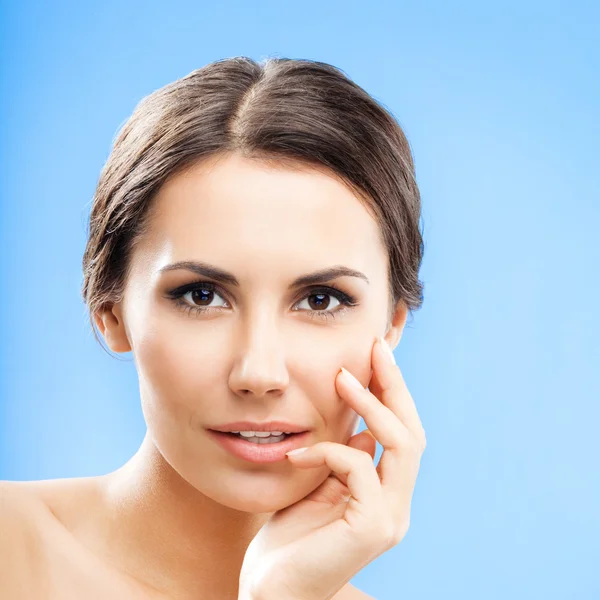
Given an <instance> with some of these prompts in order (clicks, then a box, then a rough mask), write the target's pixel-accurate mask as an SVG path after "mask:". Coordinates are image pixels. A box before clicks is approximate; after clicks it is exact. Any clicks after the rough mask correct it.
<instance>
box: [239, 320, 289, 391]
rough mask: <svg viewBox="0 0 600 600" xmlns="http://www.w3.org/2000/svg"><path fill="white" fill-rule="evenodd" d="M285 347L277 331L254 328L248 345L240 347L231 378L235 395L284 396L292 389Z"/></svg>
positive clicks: (267, 327)
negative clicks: (287, 390) (290, 387)
mask: <svg viewBox="0 0 600 600" xmlns="http://www.w3.org/2000/svg"><path fill="white" fill-rule="evenodd" d="M263 323H264V321H263ZM283 346H284V345H283V343H282V341H281V337H280V335H278V333H277V331H276V330H275V327H269V326H268V325H267V326H264V325H263V326H261V327H255V328H254V329H253V330H252V334H251V335H249V336H247V338H246V341H245V342H242V344H238V349H239V351H238V352H239V354H238V357H237V360H236V363H235V365H234V367H233V368H232V371H231V374H230V377H229V386H230V388H231V389H232V390H233V392H234V393H236V394H237V395H239V396H242V397H246V398H247V397H248V396H254V397H256V398H261V397H263V396H266V395H267V394H270V395H281V394H283V393H284V392H285V390H286V389H287V387H288V385H289V375H288V371H287V367H286V360H285V351H284V347H283Z"/></svg>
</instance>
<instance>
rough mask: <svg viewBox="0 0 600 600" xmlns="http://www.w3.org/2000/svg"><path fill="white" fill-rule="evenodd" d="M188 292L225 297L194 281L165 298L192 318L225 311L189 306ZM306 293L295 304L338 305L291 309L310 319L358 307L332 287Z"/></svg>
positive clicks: (211, 286)
mask: <svg viewBox="0 0 600 600" xmlns="http://www.w3.org/2000/svg"><path fill="white" fill-rule="evenodd" d="M190 292H192V293H193V292H208V293H216V294H218V295H219V296H221V297H226V296H227V294H226V293H225V292H224V291H223V290H222V289H221V288H220V286H218V285H216V284H214V283H212V282H209V281H195V282H193V283H188V284H186V285H183V286H180V287H178V288H175V289H173V290H170V291H169V292H167V298H169V299H170V300H172V301H173V302H174V303H175V305H176V306H177V308H179V309H181V310H183V311H184V312H185V313H186V314H189V315H193V316H199V315H202V314H206V313H207V312H214V311H222V310H226V309H227V308H226V307H224V306H194V305H193V304H190V302H188V301H186V300H185V299H184V297H185V296H186V295H187V294H189V293H190ZM307 292H308V293H305V295H304V296H303V297H302V298H300V300H298V302H296V304H298V303H299V302H301V301H302V300H304V299H306V298H309V297H311V296H333V297H334V298H336V300H338V302H339V303H340V304H339V306H337V307H335V309H334V310H326V309H324V310H303V309H297V308H296V309H293V310H297V311H301V312H306V313H307V314H308V316H309V317H310V318H312V319H314V318H319V319H324V320H328V319H335V318H336V315H340V314H342V313H345V312H346V311H348V310H350V309H351V308H353V307H355V306H358V305H359V303H358V302H357V301H356V298H355V297H354V296H352V295H350V294H348V293H346V292H343V291H342V290H340V289H339V288H337V287H335V286H333V285H328V286H323V285H320V286H313V287H311V288H309V289H308V290H307Z"/></svg>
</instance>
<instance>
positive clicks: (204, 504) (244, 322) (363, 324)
mask: <svg viewBox="0 0 600 600" xmlns="http://www.w3.org/2000/svg"><path fill="white" fill-rule="evenodd" d="M131 261H132V262H131V272H130V274H129V277H128V280H127V285H126V289H125V294H124V298H123V301H122V302H121V303H119V304H117V305H115V306H114V307H113V308H112V309H111V310H108V311H106V312H104V313H103V314H101V315H97V324H98V327H99V329H100V330H101V332H102V334H103V336H104V337H105V339H106V342H107V344H108V346H109V347H110V348H111V349H112V350H113V351H115V352H129V351H131V352H132V354H133V357H134V361H135V365H136V368H137V372H138V376H139V388H140V396H141V402H142V409H143V413H144V417H145V419H146V423H147V426H148V432H147V435H146V437H145V439H144V441H143V443H142V445H141V447H140V449H139V451H138V452H137V454H136V455H135V456H134V457H133V458H132V459H131V460H130V461H129V462H128V463H127V464H126V465H124V466H123V467H122V468H120V469H118V470H117V471H115V472H114V473H110V474H109V475H106V476H104V477H101V478H99V486H100V487H99V490H100V493H99V496H98V497H99V498H101V501H99V505H98V508H97V510H95V511H93V512H92V511H89V512H88V513H87V514H86V515H85V516H84V515H82V517H81V518H82V519H84V518H85V523H86V525H85V527H79V528H78V535H79V536H80V537H81V538H82V539H84V542H85V543H86V545H87V546H88V547H90V548H92V549H93V551H94V552H95V553H96V554H98V555H99V556H102V557H105V558H106V559H107V560H110V562H111V563H114V564H118V565H119V566H120V568H121V569H122V570H123V571H125V572H126V573H127V574H129V575H131V576H132V577H133V578H135V579H136V580H138V581H140V582H143V583H144V584H146V585H148V586H151V587H152V588H156V589H157V590H160V591H161V592H164V593H166V594H168V595H169V597H172V598H198V597H203V596H204V597H220V598H236V590H237V583H238V581H237V578H238V574H239V571H240V568H241V564H242V560H243V556H244V552H245V550H246V548H247V546H248V544H249V543H250V541H251V540H252V538H253V537H254V536H255V534H256V533H257V531H258V530H259V529H260V527H261V526H262V525H263V524H264V523H265V522H266V521H267V520H268V518H269V517H270V516H271V514H272V513H273V512H275V511H276V510H279V509H281V508H283V507H285V506H288V505H290V504H292V503H294V502H296V501H298V500H300V499H302V498H303V497H305V496H306V495H307V494H309V493H310V492H311V491H312V490H314V489H315V488H317V487H318V486H319V485H320V484H321V483H322V482H323V481H324V480H325V479H326V478H327V477H328V475H329V474H330V471H329V470H328V469H326V468H320V469H312V470H300V469H296V468H294V467H293V466H292V464H291V463H290V462H289V461H282V462H280V463H275V464H265V465H260V464H252V463H248V462H245V461H242V460H240V459H238V458H235V457H233V456H232V455H230V454H228V453H227V452H225V451H224V450H223V449H222V448H220V447H219V446H218V445H217V444H215V443H214V441H213V440H211V439H210V437H209V436H208V435H207V433H206V431H205V429H204V428H206V427H210V426H211V425H218V424H223V423H227V422H229V421H234V420H240V419H249V420H255V421H267V420H271V419H286V420H291V421H292V422H295V423H300V424H303V425H305V426H307V427H308V428H312V430H313V431H312V433H311V438H310V440H309V443H310V444H313V443H316V442H318V441H323V440H331V441H335V442H339V443H342V444H345V443H346V442H347V441H348V439H349V438H350V437H351V436H352V435H353V434H355V433H356V430H357V427H358V424H359V416H358V415H357V414H356V412H354V411H353V410H352V409H351V408H350V407H349V406H348V404H347V403H346V402H344V401H343V400H342V399H340V398H339V397H338V395H337V392H336V389H335V386H334V380H335V377H336V375H337V373H338V372H339V370H340V367H342V366H344V367H345V368H346V369H348V370H349V371H350V372H351V373H352V374H353V375H354V376H355V377H357V378H358V379H359V380H360V381H361V383H363V385H365V386H366V385H368V383H369V380H370V377H371V373H372V371H371V369H370V355H371V349H372V345H373V342H374V340H375V338H376V337H377V336H379V335H383V336H384V337H385V339H386V341H387V342H388V343H389V344H390V346H391V347H392V348H394V347H395V346H396V344H397V343H398V341H399V339H400V337H401V334H402V329H403V327H404V323H405V319H406V311H405V309H404V308H403V305H399V306H398V307H397V310H396V312H395V314H394V318H393V320H392V323H391V326H390V327H389V329H386V327H387V325H388V323H387V315H388V281H387V266H388V262H387V261H388V259H387V253H386V250H385V248H384V246H383V244H382V241H381V238H380V232H379V227H378V224H377V222H376V221H375V220H374V219H373V218H372V217H371V215H370V213H369V212H368V210H367V209H366V208H365V206H364V204H363V203H362V201H361V200H359V199H358V198H357V196H356V195H355V194H354V193H353V192H352V191H351V190H350V189H349V188H348V187H346V186H345V185H344V184H343V183H342V182H341V181H340V180H339V179H338V178H336V177H335V176H334V175H333V174H331V173H329V172H327V171H326V170H325V169H317V168H313V167H310V168H309V167H302V166H300V165H297V166H294V167H293V168H292V167H291V166H290V165H289V164H288V165H287V166H284V165H282V164H275V163H273V162H265V161H260V160H257V159H249V158H244V157H242V156H240V155H238V154H227V155H222V156H220V157H218V158H217V157H213V158H211V159H210V160H208V161H203V162H201V163H197V164H196V165H194V166H193V167H191V168H188V169H186V171H185V172H182V173H179V174H177V175H175V176H173V177H172V178H170V179H169V180H167V182H165V184H164V185H163V186H162V187H161V189H160V191H159V193H158V194H157V196H156V197H155V199H154V204H153V209H152V215H151V227H150V231H149V232H148V234H147V235H146V236H145V237H144V238H143V239H142V240H141V243H140V244H139V245H138V246H137V247H136V248H135V251H134V253H133V256H132V258H131ZM179 261H191V262H200V261H201V262H203V263H207V264H210V265H213V266H215V267H218V268H219V269H222V270H225V271H227V272H229V273H231V274H233V275H234V276H235V278H236V279H237V280H238V283H239V285H237V286H236V285H233V284H232V283H224V282H219V281H217V280H216V279H213V278H210V277H204V276H200V275H199V274H198V273H195V272H192V271H190V270H187V269H183V268H181V269H170V268H169V265H172V264H174V263H177V262H179ZM334 266H345V267H348V268H350V269H353V270H355V271H359V272H361V273H362V274H364V276H365V278H366V279H368V282H367V281H365V279H364V278H363V277H351V276H343V277H339V278H336V279H334V280H331V281H328V282H325V283H322V284H321V285H319V286H316V285H309V286H302V287H298V288H295V289H294V288H290V287H289V286H290V285H291V283H292V282H293V281H294V280H295V279H296V278H298V277H299V276H302V275H306V274H310V273H313V272H315V271H318V270H321V269H325V268H329V267H334ZM199 281H204V282H208V283H212V284H213V285H215V286H216V288H215V289H214V291H211V290H206V289H205V290H204V291H201V290H202V289H203V288H202V286H201V285H199V286H197V287H198V288H200V289H199V290H198V291H196V292H194V293H191V292H190V293H187V294H186V295H185V296H184V297H182V298H179V299H178V300H175V299H174V298H173V297H172V292H173V290H176V289H177V288H181V287H182V286H186V285H188V284H193V283H196V282H199ZM327 286H336V287H337V288H338V289H339V290H341V291H342V292H344V293H345V294H347V295H349V296H351V297H353V299H354V302H355V303H356V305H355V306H353V307H344V306H343V305H340V304H339V301H338V300H337V299H336V298H335V297H334V296H333V295H331V296H325V297H322V296H315V295H314V294H324V293H329V292H326V291H324V290H323V289H322V288H323V287H327ZM315 290H317V291H315ZM194 307H195V308H198V307H203V308H207V310H206V311H205V312H194ZM318 307H322V309H323V311H324V312H329V313H330V314H329V317H328V318H325V317H323V316H317V315H315V314H311V311H313V313H314V311H315V309H316V308H318ZM342 309H344V310H343V311H342ZM332 315H335V318H333V317H332ZM75 525H76V524H74V528H75ZM199 592H203V594H202V593H201V594H200V595H198V594H199ZM211 595H213V596H211Z"/></svg>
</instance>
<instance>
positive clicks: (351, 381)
mask: <svg viewBox="0 0 600 600" xmlns="http://www.w3.org/2000/svg"><path fill="white" fill-rule="evenodd" d="M342 374H343V375H342V377H345V378H346V381H347V382H348V383H349V384H350V385H352V386H354V387H356V388H359V389H361V390H364V389H365V388H364V387H363V386H362V383H361V382H360V381H359V380H358V379H356V377H354V375H352V373H350V371H346V369H344V367H342Z"/></svg>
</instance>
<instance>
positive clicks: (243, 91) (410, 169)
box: [82, 57, 423, 341]
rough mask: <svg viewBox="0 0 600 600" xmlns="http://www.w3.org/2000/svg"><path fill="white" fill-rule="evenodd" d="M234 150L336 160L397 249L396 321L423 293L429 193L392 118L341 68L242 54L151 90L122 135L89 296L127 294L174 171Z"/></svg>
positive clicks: (108, 178)
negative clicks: (424, 209) (159, 196)
mask: <svg viewBox="0 0 600 600" xmlns="http://www.w3.org/2000/svg"><path fill="white" fill-rule="evenodd" d="M226 152H238V153H241V154H242V155H244V156H248V157H256V158H264V159H267V160H275V161H280V162H286V161H288V162H289V161H294V162H300V163H305V164H308V165H314V166H320V167H326V168H327V169H329V170H330V171H331V172H333V174H334V175H336V176H338V177H340V178H341V179H342V180H343V181H344V182H345V183H346V184H347V185H349V186H350V187H351V188H352V189H353V190H354V191H355V193H356V194H357V195H358V196H359V197H361V198H362V199H363V201H364V202H365V205H366V207H367V208H368V209H369V210H370V212H371V214H372V215H373V216H374V218H375V219H376V220H377V221H378V223H379V225H380V230H381V235H382V241H383V243H384V246H385V247H386V248H387V251H388V257H389V269H388V277H389V300H390V303H389V314H388V323H389V322H390V319H391V317H392V315H393V310H394V308H395V306H396V304H397V302H398V301H400V300H402V301H403V302H404V303H405V305H406V307H407V308H408V310H409V311H413V310H416V309H419V308H420V307H421V305H422V302H423V284H422V283H421V282H420V281H419V279H418V274H419V269H420V266H421V261H422V257H423V239H422V236H421V232H420V231H419V218H420V213H421V200H420V194H419V189H418V187H417V183H416V179H415V172H414V164H413V159H412V155H411V151H410V147H409V144H408V141H407V139H406V137H405V135H404V133H403V131H402V129H401V128H400V126H399V125H398V123H397V122H396V120H395V119H394V117H393V116H392V115H391V114H390V113H389V112H388V111H387V110H386V109H385V108H384V107H383V106H381V105H380V104H379V103H378V102H377V101H376V100H375V99H373V98H372V97H371V96H370V95H369V94H367V92H366V91H365V90H363V89H362V88H361V87H360V86H358V85H357V84H356V83H354V82H353V81H351V80H350V79H349V78H348V77H347V76H346V75H345V73H343V71H341V70H340V69H338V68H336V67H333V66H332V65H329V64H326V63H322V62H317V61H311V60H293V59H288V58H267V59H265V60H264V61H262V63H257V62H256V61H254V60H252V59H250V58H246V57H235V58H229V59H224V60H219V61H216V62H214V63H211V64H208V65H206V66H205V67H202V68H200V69H196V70H195V71H192V72H191V73H190V74H189V75H186V76H185V77H182V78H181V79H178V80H176V81H174V82H172V83H169V84H168V85H166V86H164V87H162V88H160V89H158V90H156V91H154V92H153V93H151V94H150V95H148V96H146V97H144V98H143V99H142V100H141V101H140V102H139V103H138V105H137V106H136V107H135V110H134V111H133V114H132V115H131V117H130V118H129V119H128V120H127V121H126V122H125V124H124V125H123V126H122V128H121V129H120V130H119V132H118V133H117V134H116V136H115V139H114V141H113V147H112V150H111V152H110V155H109V157H108V159H107V161H106V164H105V165H104V167H103V169H102V172H101V174H100V178H99V180H98V184H97V187H96V191H95V194H94V197H93V199H92V208H91V212H90V217H89V230H88V232H87V235H88V240H87V245H86V248H85V252H84V255H83V286H82V296H83V300H84V302H85V303H86V304H87V306H88V311H89V315H90V322H91V324H92V329H93V331H94V335H95V336H96V339H97V340H98V341H100V340H99V338H98V335H97V333H96V329H95V326H94V325H95V323H94V315H95V314H96V313H97V312H99V311H101V310H102V309H103V308H105V307H106V306H107V305H108V306H110V305H112V304H114V303H117V302H119V301H120V300H121V299H122V295H123V291H124V288H125V282H126V280H127V276H128V273H129V269H130V256H131V254H132V250H133V249H134V247H135V245H136V243H137V241H139V240H140V239H141V237H142V236H143V235H144V233H145V232H146V231H147V226H148V223H149V213H150V211H149V209H150V207H151V204H152V198H153V196H154V195H155V194H156V192H157V191H158V189H159V187H160V186H161V185H162V184H163V183H164V182H165V181H166V179H167V178H168V177H171V176H173V175H175V174H176V173H178V172H180V171H181V170H182V169H184V168H185V167H187V166H191V164H192V163H195V162H197V161H199V160H201V159H203V158H207V157H209V156H211V155H216V154H220V153H226Z"/></svg>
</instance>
